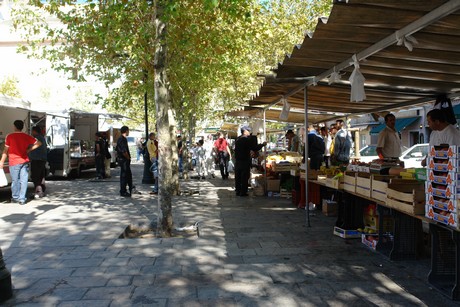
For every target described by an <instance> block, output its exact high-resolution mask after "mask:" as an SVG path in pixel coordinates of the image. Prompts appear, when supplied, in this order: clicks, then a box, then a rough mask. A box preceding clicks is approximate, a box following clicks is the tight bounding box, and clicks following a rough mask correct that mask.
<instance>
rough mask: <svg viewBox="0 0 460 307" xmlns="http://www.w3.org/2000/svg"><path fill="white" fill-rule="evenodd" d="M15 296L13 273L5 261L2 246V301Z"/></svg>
mask: <svg viewBox="0 0 460 307" xmlns="http://www.w3.org/2000/svg"><path fill="white" fill-rule="evenodd" d="M12 296H13V286H12V284H11V274H10V272H9V271H8V269H7V268H6V266H5V262H4V261H3V253H2V249H1V248H0V303H1V302H4V301H6V300H8V299H10V298H11V297H12Z"/></svg>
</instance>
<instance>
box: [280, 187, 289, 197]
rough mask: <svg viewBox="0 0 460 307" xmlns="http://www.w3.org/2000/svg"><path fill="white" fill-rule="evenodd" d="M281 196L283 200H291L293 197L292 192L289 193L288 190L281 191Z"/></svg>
mask: <svg viewBox="0 0 460 307" xmlns="http://www.w3.org/2000/svg"><path fill="white" fill-rule="evenodd" d="M280 196H281V197H283V198H287V199H290V198H291V197H292V191H288V190H286V189H281V190H280Z"/></svg>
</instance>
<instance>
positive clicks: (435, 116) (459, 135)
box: [422, 109, 460, 166]
mask: <svg viewBox="0 0 460 307" xmlns="http://www.w3.org/2000/svg"><path fill="white" fill-rule="evenodd" d="M426 119H427V122H428V126H429V127H430V128H431V130H433V131H432V132H431V135H430V146H439V145H441V144H447V145H457V146H460V131H458V129H457V128H456V127H455V126H454V125H451V124H449V123H448V122H447V120H446V116H445V113H444V112H443V111H442V110H440V109H433V110H431V111H430V112H428V113H427V114H426ZM422 165H423V166H426V158H425V159H424V160H423V161H422Z"/></svg>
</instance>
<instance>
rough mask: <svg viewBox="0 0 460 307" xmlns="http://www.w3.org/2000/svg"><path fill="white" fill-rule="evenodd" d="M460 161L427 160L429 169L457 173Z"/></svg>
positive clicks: (430, 158)
mask: <svg viewBox="0 0 460 307" xmlns="http://www.w3.org/2000/svg"><path fill="white" fill-rule="evenodd" d="M459 163H460V160H457V159H453V158H449V159H438V158H433V157H428V158H427V164H426V165H427V168H428V169H432V170H434V171H437V172H451V171H457V169H458V168H459Z"/></svg>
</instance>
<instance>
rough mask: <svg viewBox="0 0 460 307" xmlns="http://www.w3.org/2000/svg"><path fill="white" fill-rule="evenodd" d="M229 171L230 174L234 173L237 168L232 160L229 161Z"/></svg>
mask: <svg viewBox="0 0 460 307" xmlns="http://www.w3.org/2000/svg"><path fill="white" fill-rule="evenodd" d="M227 170H228V172H229V173H233V171H234V170H235V166H234V165H233V161H232V160H230V161H228V166H227Z"/></svg>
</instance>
